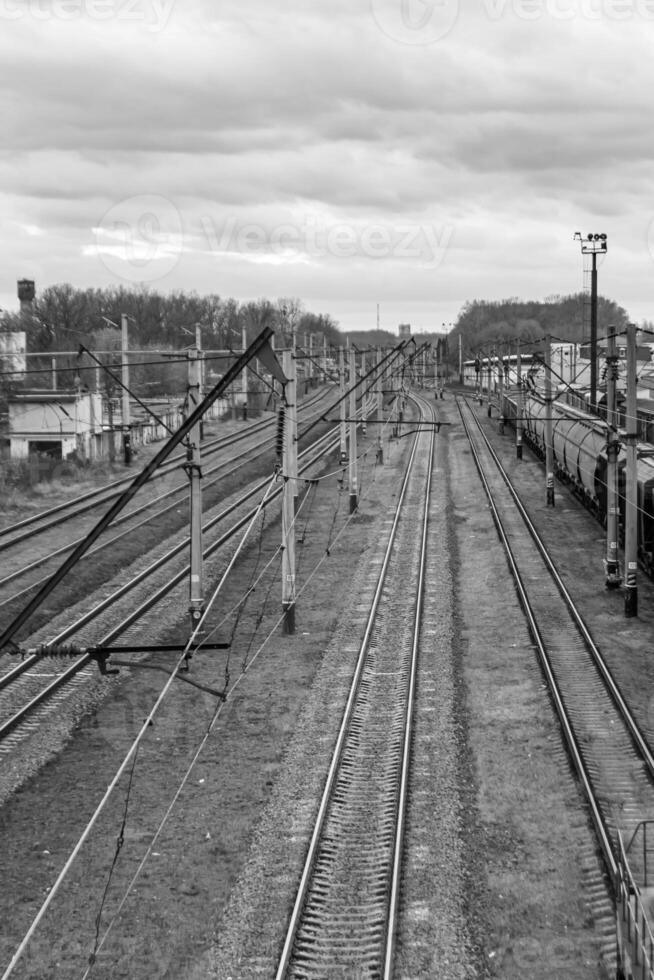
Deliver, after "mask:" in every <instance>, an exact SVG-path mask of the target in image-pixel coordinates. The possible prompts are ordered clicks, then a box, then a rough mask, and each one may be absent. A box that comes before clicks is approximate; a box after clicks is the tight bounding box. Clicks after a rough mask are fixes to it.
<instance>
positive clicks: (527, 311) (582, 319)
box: [449, 292, 629, 359]
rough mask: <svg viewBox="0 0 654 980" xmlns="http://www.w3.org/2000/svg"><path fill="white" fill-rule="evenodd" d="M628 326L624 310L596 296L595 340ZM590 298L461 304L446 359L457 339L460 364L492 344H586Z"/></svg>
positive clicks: (578, 295)
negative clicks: (549, 341) (547, 338)
mask: <svg viewBox="0 0 654 980" xmlns="http://www.w3.org/2000/svg"><path fill="white" fill-rule="evenodd" d="M628 321H629V317H628V315H627V312H626V310H624V309H623V308H622V307H621V306H619V305H618V304H617V303H615V302H614V301H613V300H610V299H607V298H606V297H604V296H599V297H598V301H597V324H598V336H600V337H601V336H604V335H605V334H606V332H607V330H608V328H609V327H611V328H613V327H615V328H617V329H618V330H621V329H623V328H624V327H626V325H627V323H628ZM589 329H590V298H589V295H588V294H587V293H583V292H580V293H574V294H572V295H570V296H558V295H556V296H548V297H547V298H546V299H544V300H527V301H524V300H520V299H516V298H511V299H504V300H494V301H488V300H471V301H470V302H467V303H466V304H465V305H464V306H463V308H462V310H461V312H460V313H459V317H458V319H457V322H456V324H455V326H454V328H453V330H452V333H451V334H450V338H449V351H450V357H451V358H452V357H456V356H458V348H459V337H461V343H462V347H463V356H464V358H465V359H468V358H470V357H473V356H474V355H475V354H476V353H477V352H478V351H480V350H486V349H488V348H490V347H492V346H494V345H497V344H498V343H505V342H508V343H514V342H515V341H517V340H520V341H521V342H523V343H524V344H525V345H528V346H529V345H537V344H538V343H539V342H541V341H542V340H543V338H544V337H545V336H548V335H549V336H551V338H552V340H557V341H563V342H568V343H575V344H581V343H587V342H588V341H589V340H590V334H589Z"/></svg>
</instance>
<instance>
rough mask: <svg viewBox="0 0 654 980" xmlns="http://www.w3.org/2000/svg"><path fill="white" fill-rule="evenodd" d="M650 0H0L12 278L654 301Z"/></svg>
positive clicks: (438, 315)
mask: <svg viewBox="0 0 654 980" xmlns="http://www.w3.org/2000/svg"><path fill="white" fill-rule="evenodd" d="M653 42H654V0H475V2H472V0H461V2H457V0H304V2H302V0H0V75H1V81H2V84H1V85H0V100H1V103H2V114H1V119H2V140H1V142H0V146H1V150H0V204H1V210H0V235H1V236H2V256H3V261H2V267H1V270H0V306H2V307H3V308H5V309H10V310H14V309H17V306H18V303H17V299H16V280H17V279H19V278H23V277H25V278H33V279H35V280H36V284H37V290H38V289H43V288H45V286H47V285H50V284H53V283H57V282H70V283H72V284H73V285H75V286H80V287H84V286H103V285H108V284H111V283H121V282H126V283H128V284H136V283H139V282H145V283H148V284H149V285H150V286H152V287H153V288H156V289H158V290H162V291H164V292H167V291H169V290H171V289H187V290H191V289H193V290H197V291H198V292H201V293H202V292H216V293H219V294H221V295H223V296H234V297H236V298H238V299H243V300H247V299H253V298H257V297H261V296H267V297H270V298H273V299H274V298H276V297H278V296H298V297H300V298H301V299H302V300H303V301H304V302H305V304H306V306H307V307H308V308H309V309H311V310H314V311H315V312H325V313H331V314H332V315H333V316H334V317H335V318H336V319H337V320H338V321H339V323H340V325H341V327H342V328H343V329H347V328H352V329H366V328H372V327H374V326H375V323H376V310H377V304H379V305H380V320H381V326H382V327H385V328H387V329H391V330H395V329H396V328H397V324H398V323H399V322H409V323H411V324H412V326H413V329H414V330H415V331H416V332H419V331H420V330H431V329H440V328H441V325H442V324H443V323H445V324H446V325H447V326H449V325H450V324H451V323H452V322H454V321H455V320H456V317H457V314H458V312H459V310H460V308H461V306H462V305H463V303H465V302H466V301H467V300H472V299H501V298H505V297H509V296H518V297H520V298H524V299H543V298H545V297H546V296H548V295H552V294H554V293H562V294H566V293H571V292H576V291H577V290H579V289H581V288H582V284H583V276H582V272H583V262H582V256H581V250H580V247H579V243H578V242H575V241H574V240H573V235H574V232H575V231H581V232H583V233H584V234H585V233H587V232H604V233H606V234H607V235H608V253H607V255H606V257H603V258H602V259H601V260H600V265H599V289H600V292H601V293H602V294H603V295H606V296H609V297H610V298H612V299H614V300H616V301H617V302H618V303H620V304H621V305H623V306H624V307H625V308H626V309H627V311H628V313H629V314H630V316H631V317H632V319H634V320H636V321H638V322H640V321H641V320H642V319H644V318H647V319H649V318H652V319H654V304H653V303H652V294H653V292H654V290H653V286H654V160H653V157H654V131H653V128H652V103H653V95H654V57H653V56H652V52H653V50H654V46H653Z"/></svg>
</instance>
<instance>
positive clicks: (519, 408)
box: [515, 340, 524, 459]
mask: <svg viewBox="0 0 654 980" xmlns="http://www.w3.org/2000/svg"><path fill="white" fill-rule="evenodd" d="M516 374H517V381H518V390H517V392H516V420H515V454H516V458H517V459H522V416H523V413H524V398H523V394H522V359H521V357H520V340H518V349H517V352H516Z"/></svg>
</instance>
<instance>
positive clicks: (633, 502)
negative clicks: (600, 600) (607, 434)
mask: <svg viewBox="0 0 654 980" xmlns="http://www.w3.org/2000/svg"><path fill="white" fill-rule="evenodd" d="M636 395H637V392H636V327H635V325H634V324H633V323H629V324H627V418H626V425H625V428H626V438H625V443H626V446H625V451H626V454H627V466H626V469H627V481H626V487H625V497H626V500H625V531H624V570H625V593H624V614H625V616H627V617H632V616H637V615H638V578H637V573H638V456H637V452H638V450H637V442H638V427H637V418H636V412H637V404H636Z"/></svg>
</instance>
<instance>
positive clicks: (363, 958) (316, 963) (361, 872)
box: [277, 403, 435, 980]
mask: <svg viewBox="0 0 654 980" xmlns="http://www.w3.org/2000/svg"><path fill="white" fill-rule="evenodd" d="M422 410H423V411H426V412H428V413H429V415H430V418H433V410H432V408H431V406H428V405H427V404H426V403H422ZM434 438H435V435H434V429H433V427H432V428H431V429H430V430H429V431H428V432H424V431H423V432H420V433H418V434H416V435H415V436H414V442H413V445H412V447H411V453H410V457H409V463H408V466H407V471H406V475H405V478H404V482H403V485H402V488H401V491H400V493H399V495H398V503H397V508H396V511H395V516H394V519H393V521H392V526H391V528H390V532H389V537H388V544H387V547H386V552H385V556H384V558H383V561H382V564H381V570H380V573H379V578H378V581H377V585H376V589H375V593H374V598H373V601H372V604H371V608H370V611H369V615H368V620H367V623H366V626H365V631H364V636H363V640H362V642H361V645H360V649H359V653H358V657H357V665H356V669H355V672H354V676H353V681H352V687H351V690H350V694H349V697H348V700H347V703H346V707H345V710H344V715H343V720H342V724H341V727H340V730H339V733H338V736H337V739H336V744H335V748H334V752H333V756H332V761H331V764H330V767H329V772H328V775H327V778H326V782H325V788H324V792H323V796H322V800H321V802H320V806H319V809H318V814H317V818H316V821H315V827H314V830H313V834H312V837H311V841H310V845H309V850H308V854H307V857H306V863H305V866H304V870H303V872H302V876H301V880H300V885H299V888H298V892H297V897H296V900H295V905H294V908H293V912H292V914H291V918H290V923H289V927H288V933H287V936H286V940H285V943H284V948H283V951H282V955H281V958H280V962H279V966H278V969H277V980H282V978H288V977H305V978H309V977H321V978H326V977H339V978H340V977H344V976H385V977H387V976H390V975H391V974H392V969H393V962H394V958H395V940H396V934H397V923H398V908H399V897H400V883H401V873H402V850H403V839H404V828H405V810H406V801H407V792H408V784H409V768H410V749H411V734H412V721H413V710H414V697H415V686H416V673H417V669H418V662H419V654H420V624H421V617H422V612H423V598H424V583H425V568H426V562H427V549H428V532H429V504H430V498H431V471H432V463H433V453H434ZM407 596H411V599H410V601H409V602H407Z"/></svg>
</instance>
